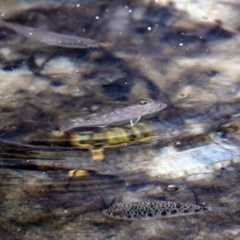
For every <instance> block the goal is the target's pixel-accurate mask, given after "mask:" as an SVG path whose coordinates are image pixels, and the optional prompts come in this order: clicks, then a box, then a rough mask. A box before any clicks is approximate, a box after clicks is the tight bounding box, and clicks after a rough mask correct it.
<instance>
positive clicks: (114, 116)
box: [60, 99, 167, 132]
mask: <svg viewBox="0 0 240 240" xmlns="http://www.w3.org/2000/svg"><path fill="white" fill-rule="evenodd" d="M166 106H167V105H166V104H165V103H162V102H160V101H154V100H152V99H149V100H141V101H139V102H138V104H135V105H131V106H128V107H125V108H119V109H116V110H114V111H112V112H110V113H107V114H104V115H101V116H97V117H94V118H91V119H88V120H86V121H84V122H78V121H76V122H73V121H66V122H62V123H61V124H60V131H61V132H65V131H68V130H71V129H74V128H80V127H105V126H107V125H109V124H112V123H119V122H124V121H130V123H131V126H133V125H134V124H136V123H137V122H138V121H139V120H140V119H141V117H143V116H146V115H149V114H153V113H156V112H159V111H161V110H162V109H164V108H166Z"/></svg>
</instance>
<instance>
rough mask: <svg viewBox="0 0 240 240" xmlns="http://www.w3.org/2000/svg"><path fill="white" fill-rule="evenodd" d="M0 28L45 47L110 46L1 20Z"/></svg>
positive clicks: (82, 47)
mask: <svg viewBox="0 0 240 240" xmlns="http://www.w3.org/2000/svg"><path fill="white" fill-rule="evenodd" d="M0 27H4V28H8V29H11V30H13V31H15V32H16V33H18V34H20V35H22V36H23V37H25V38H28V39H32V40H35V41H38V42H41V43H43V44H45V45H50V46H56V47H64V48H79V49H85V48H98V47H106V46H108V45H110V43H107V42H98V41H96V40H93V39H89V38H83V37H78V36H72V35H67V34H61V33H55V32H50V31H44V30H40V29H38V28H31V27H26V26H23V25H19V24H14V23H9V22H5V21H2V20H0Z"/></svg>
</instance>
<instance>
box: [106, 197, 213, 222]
mask: <svg viewBox="0 0 240 240" xmlns="http://www.w3.org/2000/svg"><path fill="white" fill-rule="evenodd" d="M208 210H209V209H208V208H206V207H204V206H200V205H196V204H191V203H176V202H168V201H136V202H117V203H114V204H113V205H112V206H111V207H110V208H108V209H106V210H104V211H103V214H104V215H106V216H108V217H111V218H115V219H123V220H138V219H153V218H155V219H157V218H169V217H177V216H184V215H188V214H195V213H199V212H204V211H208Z"/></svg>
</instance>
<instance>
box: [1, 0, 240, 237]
mask: <svg viewBox="0 0 240 240" xmlns="http://www.w3.org/2000/svg"><path fill="white" fill-rule="evenodd" d="M53 2H54V1H51V2H47V1H44V2H42V3H41V4H40V5H34V4H32V3H31V5H29V8H26V5H25V7H22V6H24V5H21V7H19V9H18V10H17V11H16V10H12V5H11V6H10V5H9V6H7V5H5V4H4V5H2V7H3V8H4V9H5V12H4V15H3V16H2V20H4V21H8V22H11V23H13V24H19V25H23V26H29V27H32V28H36V29H37V28H39V29H41V31H51V32H56V33H62V34H65V35H66V34H69V35H73V36H79V37H84V38H89V39H94V40H97V41H99V42H109V43H110V44H109V46H108V47H103V48H92V49H71V48H65V47H64V46H63V47H59V46H49V45H47V44H46V45H45V44H42V43H39V42H38V41H37V40H36V39H32V40H31V39H30V38H26V36H25V37H24V36H22V35H21V34H19V33H17V32H15V31H13V30H11V29H7V28H6V27H5V28H4V27H1V28H0V67H1V71H0V75H1V82H0V98H1V101H0V111H1V117H0V127H1V132H0V148H1V151H0V168H1V171H0V174H1V178H0V199H1V201H0V206H1V211H0V223H1V224H0V238H1V239H26V240H28V239H238V238H239V237H240V235H239V221H240V215H239V214H240V211H239V187H238V185H239V184H238V183H239V171H240V165H239V163H240V162H239V154H240V149H239V140H240V139H239V127H240V125H239V116H240V115H239V109H240V103H239V97H238V96H239V89H240V88H239V72H238V70H237V69H238V67H236V66H238V56H237V57H236V55H237V53H238V48H237V46H238V43H239V36H238V34H239V33H238V30H237V29H236V30H234V27H233V28H232V29H229V28H228V27H226V26H227V25H226V24H225V22H223V23H220V22H214V23H212V22H209V21H200V22H199V20H197V18H196V19H194V18H190V17H189V15H188V13H187V12H184V11H182V10H179V9H178V8H177V5H176V4H174V3H169V4H166V5H161V4H157V3H154V2H150V3H143V2H142V1H113V2H109V1H91V4H90V5H88V4H86V3H85V2H86V1H84V5H81V3H82V2H81V3H80V6H77V5H76V3H75V2H74V1H61V4H52V3H53ZM50 3H51V4H50ZM2 4H3V3H2ZM0 6H1V4H0ZM8 8H9V10H8V11H7V10H6V9H8ZM230 9H231V8H230ZM230 9H229V14H231V12H230ZM186 11H187V10H186ZM232 11H235V10H233V9H232ZM233 26H235V25H233ZM40 42H41V41H40ZM229 46H231V47H229ZM226 59H227V60H226ZM147 98H152V99H157V100H161V101H162V102H165V103H166V104H167V105H168V107H167V108H166V109H164V110H163V111H161V112H159V113H158V114H155V115H153V116H147V117H144V118H142V119H141V120H140V122H139V123H138V124H136V125H134V126H133V127H130V126H129V125H128V124H122V123H120V124H116V125H113V126H112V125H110V126H107V127H105V128H86V129H75V130H73V131H70V132H68V133H66V134H65V135H58V133H57V131H56V130H57V129H58V127H59V123H60V122H61V121H63V120H66V119H73V118H77V117H78V118H81V119H88V118H90V117H93V116H95V115H96V114H103V113H105V112H111V111H113V110H115V109H117V108H122V107H124V106H128V105H131V104H134V103H135V102H136V101H138V100H139V99H147ZM86 138H87V139H88V140H86ZM76 139H77V140H76ZM83 139H84V140H83ZM109 139H115V140H109ZM113 141H116V142H113ZM83 143H84V144H85V145H83ZM86 143H87V145H86ZM94 159H95V160H94ZM75 170H76V171H75ZM77 170H80V171H77ZM133 200H134V201H136V200H154V201H176V202H181V203H187V202H188V203H193V204H199V205H204V206H209V207H211V209H212V211H209V212H204V213H202V214H195V215H191V216H190V215H189V216H181V217H174V218H169V219H152V220H151V219H150V220H145V221H144V220H143V221H133V222H126V221H121V220H114V219H111V218H107V217H105V216H104V215H103V214H102V211H103V210H104V209H106V208H107V207H109V206H111V204H113V202H114V201H133Z"/></svg>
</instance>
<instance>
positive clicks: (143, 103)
mask: <svg viewBox="0 0 240 240" xmlns="http://www.w3.org/2000/svg"><path fill="white" fill-rule="evenodd" d="M139 104H140V105H145V104H147V101H146V100H141V101H139Z"/></svg>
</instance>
